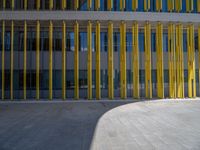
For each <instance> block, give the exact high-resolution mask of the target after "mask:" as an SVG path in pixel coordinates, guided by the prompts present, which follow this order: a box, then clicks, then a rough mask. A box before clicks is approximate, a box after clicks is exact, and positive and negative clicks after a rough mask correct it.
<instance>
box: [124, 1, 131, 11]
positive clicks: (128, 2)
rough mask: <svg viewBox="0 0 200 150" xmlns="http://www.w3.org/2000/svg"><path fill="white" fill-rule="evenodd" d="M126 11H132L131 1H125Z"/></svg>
mask: <svg viewBox="0 0 200 150" xmlns="http://www.w3.org/2000/svg"><path fill="white" fill-rule="evenodd" d="M125 10H126V11H132V0H126V8H125Z"/></svg>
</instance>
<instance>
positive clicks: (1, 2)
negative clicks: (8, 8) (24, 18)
mask: <svg viewBox="0 0 200 150" xmlns="http://www.w3.org/2000/svg"><path fill="white" fill-rule="evenodd" d="M0 9H3V0H0Z"/></svg>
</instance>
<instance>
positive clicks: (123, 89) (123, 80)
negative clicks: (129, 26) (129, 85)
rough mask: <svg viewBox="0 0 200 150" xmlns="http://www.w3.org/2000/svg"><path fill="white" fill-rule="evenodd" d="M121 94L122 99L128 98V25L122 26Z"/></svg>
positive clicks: (123, 24)
mask: <svg viewBox="0 0 200 150" xmlns="http://www.w3.org/2000/svg"><path fill="white" fill-rule="evenodd" d="M120 84H121V88H120V91H121V92H120V93H121V98H122V99H125V98H126V97H127V93H126V24H125V23H124V22H121V24H120Z"/></svg>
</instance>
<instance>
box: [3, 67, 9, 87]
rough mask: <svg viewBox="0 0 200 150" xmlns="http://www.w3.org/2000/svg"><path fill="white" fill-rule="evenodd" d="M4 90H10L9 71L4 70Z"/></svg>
mask: <svg viewBox="0 0 200 150" xmlns="http://www.w3.org/2000/svg"><path fill="white" fill-rule="evenodd" d="M4 78H5V90H9V89H10V70H5V76H4Z"/></svg>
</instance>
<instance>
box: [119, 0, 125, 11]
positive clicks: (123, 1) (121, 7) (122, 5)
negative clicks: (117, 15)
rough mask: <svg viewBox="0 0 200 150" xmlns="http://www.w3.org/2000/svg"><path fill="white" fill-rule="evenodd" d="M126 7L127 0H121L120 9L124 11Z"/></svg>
mask: <svg viewBox="0 0 200 150" xmlns="http://www.w3.org/2000/svg"><path fill="white" fill-rule="evenodd" d="M125 7H126V0H120V10H121V11H123V10H124V9H125Z"/></svg>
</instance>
